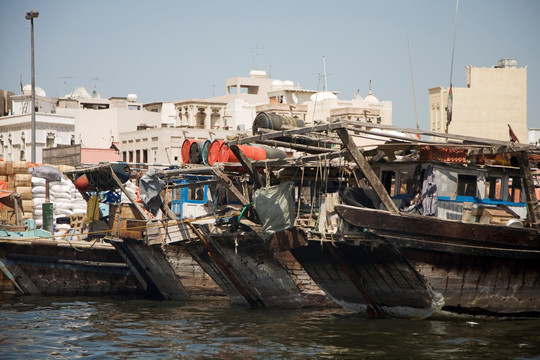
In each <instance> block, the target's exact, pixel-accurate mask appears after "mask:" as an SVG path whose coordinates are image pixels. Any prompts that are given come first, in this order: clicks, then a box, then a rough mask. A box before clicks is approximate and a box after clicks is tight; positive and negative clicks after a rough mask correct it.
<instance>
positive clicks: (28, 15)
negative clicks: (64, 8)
mask: <svg viewBox="0 0 540 360" xmlns="http://www.w3.org/2000/svg"><path fill="white" fill-rule="evenodd" d="M38 16H39V11H37V10H32V11H30V12H27V13H26V16H25V18H26V20H30V39H31V40H30V47H31V57H32V65H31V66H32V162H36V77H35V66H34V18H37V17H38Z"/></svg>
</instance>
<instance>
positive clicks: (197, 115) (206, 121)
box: [174, 99, 232, 129]
mask: <svg viewBox="0 0 540 360" xmlns="http://www.w3.org/2000/svg"><path fill="white" fill-rule="evenodd" d="M174 106H175V107H176V110H177V114H178V125H179V126H180V127H187V128H196V129H229V128H231V127H232V125H231V124H229V123H228V121H227V118H228V117H227V118H226V116H225V109H226V107H227V103H225V102H219V101H215V100H212V99H206V100H203V99H186V100H181V101H176V102H175V103H174Z"/></svg>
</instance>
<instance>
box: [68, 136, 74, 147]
mask: <svg viewBox="0 0 540 360" xmlns="http://www.w3.org/2000/svg"><path fill="white" fill-rule="evenodd" d="M69 143H70V144H71V145H75V135H71V140H70V141H69Z"/></svg>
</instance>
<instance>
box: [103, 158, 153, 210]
mask: <svg viewBox="0 0 540 360" xmlns="http://www.w3.org/2000/svg"><path fill="white" fill-rule="evenodd" d="M109 171H110V172H111V177H112V178H113V179H114V181H115V182H116V183H117V185H118V187H119V188H120V189H121V190H122V192H123V193H124V194H126V196H127V198H128V199H129V201H131V203H132V204H133V206H135V209H137V212H138V213H139V214H140V215H141V216H142V218H143V219H146V220H148V219H149V217H148V215H147V214H146V213H145V212H144V209H143V208H142V206H141V205H140V204H139V203H138V202H137V199H136V198H135V197H134V196H133V195H132V194H131V193H130V192H129V191H127V190H126V187H125V186H124V184H122V182H121V181H120V179H118V176H116V174H115V173H114V171H113V169H112V167H111V164H109Z"/></svg>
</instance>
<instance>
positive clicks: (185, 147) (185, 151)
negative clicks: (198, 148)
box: [181, 139, 202, 164]
mask: <svg viewBox="0 0 540 360" xmlns="http://www.w3.org/2000/svg"><path fill="white" fill-rule="evenodd" d="M200 141H202V140H191V139H186V140H184V142H183V143H182V149H181V154H182V162H183V163H184V164H188V163H189V151H190V150H191V144H193V143H195V142H200Z"/></svg>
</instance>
